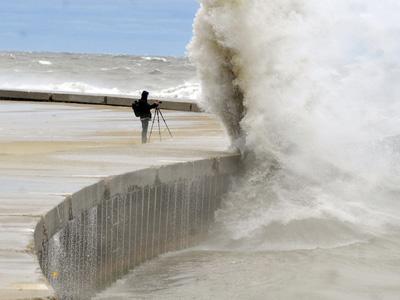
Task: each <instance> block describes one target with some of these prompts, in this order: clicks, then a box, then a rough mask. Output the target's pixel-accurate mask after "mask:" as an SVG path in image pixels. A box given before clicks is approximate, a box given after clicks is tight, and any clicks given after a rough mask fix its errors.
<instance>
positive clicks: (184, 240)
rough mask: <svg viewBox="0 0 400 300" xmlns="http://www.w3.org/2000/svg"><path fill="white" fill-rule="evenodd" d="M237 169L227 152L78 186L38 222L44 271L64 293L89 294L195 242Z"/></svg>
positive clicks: (68, 295)
mask: <svg viewBox="0 0 400 300" xmlns="http://www.w3.org/2000/svg"><path fill="white" fill-rule="evenodd" d="M239 170H240V156H239V155H237V154H232V155H227V156H224V157H219V158H213V159H206V160H200V161H194V162H187V163H179V164H174V165H168V166H164V167H159V168H149V169H144V170H140V171H136V172H131V173H127V174H122V175H118V176H114V177H110V178H108V179H105V180H102V181H100V182H98V183H96V184H94V185H91V186H88V187H86V188H84V189H82V190H81V191H79V192H77V193H75V194H73V195H72V196H71V197H68V198H66V199H65V200H64V201H63V202H62V203H60V204H59V205H58V206H57V207H55V208H53V209H52V210H51V211H49V212H48V213H47V214H46V215H44V216H43V217H42V219H41V221H40V222H39V223H38V224H37V226H36V229H35V233H34V237H35V248H36V252H37V255H38V259H39V263H40V266H41V269H42V271H43V274H44V275H45V277H46V278H47V280H48V282H49V283H50V284H51V285H52V287H53V288H54V290H55V291H56V292H57V294H58V296H59V297H60V298H61V299H86V298H90V296H91V295H93V294H94V293H96V292H97V291H99V290H101V289H103V288H104V287H106V286H108V285H109V284H111V283H113V282H114V281H116V280H117V279H118V278H121V276H123V275H124V274H126V273H127V272H129V270H131V269H133V268H134V267H135V266H137V265H139V264H141V263H142V262H144V261H146V260H149V259H152V258H154V257H156V256H158V255H159V254H162V253H166V252H169V251H176V250H181V249H184V248H187V247H191V246H194V245H196V244H198V243H199V242H200V241H201V240H202V239H204V237H205V236H206V234H207V231H208V228H209V226H210V225H211V224H212V222H213V220H214V212H215V211H216V210H217V209H218V208H219V207H220V204H221V199H222V195H223V194H224V193H225V192H226V191H227V189H228V186H229V177H230V176H232V175H234V174H236V173H237V172H238V171H239Z"/></svg>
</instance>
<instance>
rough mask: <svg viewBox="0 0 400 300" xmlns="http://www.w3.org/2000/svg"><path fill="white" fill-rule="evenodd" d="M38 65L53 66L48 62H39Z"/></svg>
mask: <svg viewBox="0 0 400 300" xmlns="http://www.w3.org/2000/svg"><path fill="white" fill-rule="evenodd" d="M38 63H39V64H40V65H44V66H51V65H52V64H53V63H52V62H51V61H48V60H39V61H38Z"/></svg>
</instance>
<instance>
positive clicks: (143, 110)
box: [139, 99, 158, 119]
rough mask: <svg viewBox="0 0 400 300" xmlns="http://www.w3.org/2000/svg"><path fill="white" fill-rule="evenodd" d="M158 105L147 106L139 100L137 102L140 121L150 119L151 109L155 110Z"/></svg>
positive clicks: (147, 104)
mask: <svg viewBox="0 0 400 300" xmlns="http://www.w3.org/2000/svg"><path fill="white" fill-rule="evenodd" d="M157 106H158V104H156V103H154V104H151V105H150V104H149V103H148V102H147V100H143V99H140V100H139V111H140V118H141V119H146V118H150V119H151V111H150V110H151V109H153V108H156V107H157Z"/></svg>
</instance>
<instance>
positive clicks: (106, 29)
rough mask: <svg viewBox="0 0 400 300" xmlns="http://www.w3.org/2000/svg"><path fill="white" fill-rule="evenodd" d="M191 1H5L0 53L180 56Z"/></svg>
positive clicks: (194, 5)
mask: <svg viewBox="0 0 400 300" xmlns="http://www.w3.org/2000/svg"><path fill="white" fill-rule="evenodd" d="M198 7H199V4H198V2H197V0H5V1H2V3H1V6H0V20H1V21H0V24H1V26H0V41H1V42H0V50H3V51H4V50H7V51H16V50H17V51H51V52H85V53H114V54H138V55H145V54H148V55H173V56H182V55H184V54H185V46H186V44H187V43H188V42H189V40H190V38H191V35H192V22H193V18H194V15H195V13H196V11H197V9H198Z"/></svg>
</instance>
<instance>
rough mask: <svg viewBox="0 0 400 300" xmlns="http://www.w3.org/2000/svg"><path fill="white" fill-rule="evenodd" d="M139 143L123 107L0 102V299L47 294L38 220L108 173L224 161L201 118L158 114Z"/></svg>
mask: <svg viewBox="0 0 400 300" xmlns="http://www.w3.org/2000/svg"><path fill="white" fill-rule="evenodd" d="M163 113H164V117H165V118H166V121H167V123H168V125H169V127H170V129H171V131H172V133H173V135H174V138H173V139H171V138H169V135H168V132H167V131H166V128H165V126H164V124H163V122H162V121H161V137H162V140H161V141H160V138H159V133H158V127H157V126H158V125H157V122H156V123H155V126H156V127H155V129H154V132H153V140H152V141H151V143H150V144H146V145H142V144H141V143H140V131H141V124H140V121H139V120H138V119H137V118H135V117H134V115H133V113H132V111H131V110H130V109H129V108H118V107H107V106H88V105H72V104H71V105H67V104H55V103H51V104H49V103H33V102H8V101H0V191H1V193H0V299H31V298H35V297H47V296H51V295H52V294H53V292H52V291H51V289H49V288H48V286H47V285H46V283H45V282H44V280H43V277H42V274H41V271H40V269H39V266H38V263H37V260H36V256H35V255H34V253H33V249H32V242H33V230H34V227H35V225H36V223H37V221H38V220H39V218H40V216H41V215H42V214H44V213H45V212H47V211H48V210H50V209H51V208H52V207H54V206H55V205H57V204H58V203H59V202H61V201H62V200H63V199H64V197H65V196H66V195H70V194H72V193H73V192H76V191H78V190H79V189H81V188H83V187H85V186H87V185H89V184H92V183H95V182H97V181H99V180H100V179H102V178H104V177H108V176H110V175H116V174H121V173H125V172H130V171H134V170H138V169H142V168H147V167H150V166H158V165H165V164H170V163H176V162H184V161H191V160H196V159H202V158H207V157H214V156H220V155H224V154H226V153H227V151H228V145H229V141H228V139H227V137H226V135H225V132H224V130H223V129H222V126H221V124H220V123H219V122H218V121H216V120H215V118H213V117H212V116H211V115H208V114H205V113H186V112H174V111H163Z"/></svg>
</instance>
